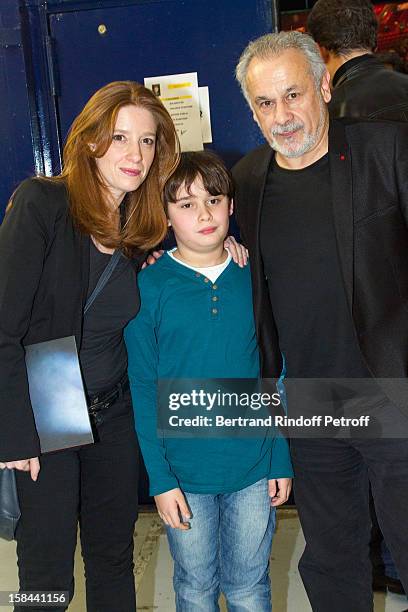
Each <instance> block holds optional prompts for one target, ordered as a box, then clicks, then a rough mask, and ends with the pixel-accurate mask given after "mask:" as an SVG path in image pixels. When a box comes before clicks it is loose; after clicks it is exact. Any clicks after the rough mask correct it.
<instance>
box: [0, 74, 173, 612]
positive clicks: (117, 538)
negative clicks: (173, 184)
mask: <svg viewBox="0 0 408 612" xmlns="http://www.w3.org/2000/svg"><path fill="white" fill-rule="evenodd" d="M178 156H179V146H178V141H177V136H176V133H175V130H174V127H173V123H172V121H171V119H170V116H169V115H168V113H167V111H166V110H165V109H164V107H163V106H162V104H161V102H160V101H159V100H158V98H157V97H156V96H155V95H154V94H153V93H152V92H151V91H150V90H148V89H146V88H145V87H143V86H142V85H139V84H137V83H134V82H130V81H124V82H114V83H110V84H108V85H106V86H105V87H103V88H102V89H100V90H99V91H97V92H96V93H95V94H94V95H93V96H92V98H91V99H90V100H89V101H88V103H87V104H86V106H85V107H84V109H83V110H82V111H81V113H80V114H79V115H78V117H77V118H76V119H75V121H74V123H73V125H72V127H71V130H70V132H69V134H68V138H67V142H66V146H65V148H64V169H63V172H62V173H61V174H60V175H59V176H57V177H55V178H51V179H46V178H31V179H28V180H26V181H24V182H23V183H22V184H21V185H20V186H19V187H18V189H17V190H16V192H15V193H14V195H13V197H12V200H11V203H10V205H9V207H8V210H7V213H6V216H5V220H4V222H3V225H2V227H1V229H0V376H1V378H2V382H1V385H0V394H1V397H0V399H1V403H0V406H1V408H0V410H1V413H0V414H1V429H0V431H1V434H0V468H3V469H4V468H6V467H7V468H16V477H17V487H18V494H19V500H20V506H21V520H20V523H19V526H18V529H17V536H16V538H17V554H18V565H19V576H20V588H21V589H22V590H27V591H69V595H70V599H71V598H72V596H73V591H74V581H73V559H74V551H75V546H76V535H77V523H78V519H79V522H80V529H81V544H82V553H83V558H84V563H85V575H86V598H87V610H88V611H89V612H104V611H106V612H108V611H109V612H112V611H115V612H133V611H134V610H135V609H136V604H135V590H134V576H133V531H134V525H135V521H136V518H137V478H138V446H137V441H136V437H135V433H134V424H133V416H132V415H133V412H132V407H131V400H130V394H129V385H128V380H127V376H126V369H127V358H126V350H125V346H124V342H123V333H122V332H123V328H124V327H125V325H126V324H127V322H128V321H129V320H130V319H132V318H133V317H134V316H135V315H136V313H137V311H138V308H139V301H138V300H139V298H138V294H137V288H136V274H137V271H138V269H139V268H140V265H141V263H142V261H143V259H144V257H145V253H146V252H147V251H149V250H150V249H152V248H153V247H154V246H155V245H157V244H159V243H160V242H161V240H162V239H163V238H164V236H165V234H166V232H167V221H166V216H165V213H164V210H163V206H162V202H161V191H162V187H163V185H164V183H165V181H166V179H167V178H168V177H169V176H170V174H171V173H172V171H173V170H174V168H175V167H176V165H177V162H178ZM117 249H119V250H120V251H121V252H122V256H121V257H120V258H119V261H118V263H117V265H116V268H115V269H114V271H113V273H112V275H111V277H110V279H109V280H108V282H107V284H106V285H105V287H104V288H103V290H102V292H101V293H100V294H99V296H98V297H97V298H96V300H95V301H94V303H93V304H92V306H91V307H90V309H89V311H88V312H87V313H86V315H85V316H83V309H84V305H85V302H86V300H87V298H88V297H89V296H90V295H91V293H92V291H93V289H94V288H95V286H96V284H97V281H98V279H99V277H100V275H101V273H102V272H103V270H104V269H105V268H106V266H107V264H108V263H109V261H110V260H111V256H112V253H113V252H114V251H115V250H117ZM70 335H75V337H76V342H77V346H78V350H79V358H80V363H81V368H82V374H83V379H84V384H85V388H86V392H87V395H88V398H89V401H90V405H92V406H93V408H95V410H94V416H93V417H92V420H93V426H94V435H95V438H96V442H95V444H92V445H89V446H84V447H81V448H77V449H69V450H64V451H59V452H57V453H50V454H46V455H43V456H42V457H41V458H40V459H39V458H38V456H39V454H40V450H39V440H38V436H37V433H36V430H35V425H34V419H33V414H32V410H31V405H30V400H29V396H28V384H27V375H26V369H25V362H24V345H27V344H31V343H35V342H41V341H45V340H51V339H55V338H61V337H65V336H70ZM66 607H67V604H65V605H61V604H60V605H59V607H58V606H56V607H55V608H53V609H54V610H65V609H66ZM22 609H23V608H21V610H22ZM36 609H38V610H39V609H41V606H39V607H38V608H36ZM47 609H50V608H49V607H47ZM15 610H20V607H16V608H15Z"/></svg>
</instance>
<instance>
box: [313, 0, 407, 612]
mask: <svg viewBox="0 0 408 612" xmlns="http://www.w3.org/2000/svg"><path fill="white" fill-rule="evenodd" d="M307 29H308V32H309V33H310V34H311V35H312V36H313V38H314V40H315V41H316V42H317V44H318V45H319V48H320V53H321V55H322V57H323V59H324V61H325V64H326V68H327V69H328V71H329V73H330V78H331V85H332V99H331V101H330V103H329V113H330V115H331V117H333V118H336V117H364V118H368V119H381V120H382V119H390V120H399V121H408V75H405V74H401V73H399V72H396V71H393V70H390V69H387V68H386V67H385V66H384V65H383V62H381V60H380V59H379V58H378V57H375V56H374V55H373V52H374V51H375V49H376V46H377V32H378V21H377V17H376V15H375V13H374V10H373V6H372V4H371V2H370V1H369V0H318V1H317V2H316V4H315V5H314V7H313V9H312V10H311V12H310V14H309V17H308V21H307ZM370 497H371V500H370V501H371V504H370V507H371V520H372V537H371V545H370V555H371V562H372V565H373V588H374V590H385V589H387V588H388V589H389V590H390V591H393V592H395V593H404V589H403V587H402V584H401V581H400V580H399V579H398V574H397V572H396V569H395V565H394V562H393V560H392V557H391V555H390V552H389V550H388V548H387V546H386V544H385V542H384V538H383V536H382V534H381V530H380V528H379V525H378V521H377V517H376V514H375V509H374V503H373V499H372V496H370ZM405 612H408V611H405Z"/></svg>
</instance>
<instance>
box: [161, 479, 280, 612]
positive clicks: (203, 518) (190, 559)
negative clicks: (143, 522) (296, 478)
mask: <svg viewBox="0 0 408 612" xmlns="http://www.w3.org/2000/svg"><path fill="white" fill-rule="evenodd" d="M185 497H186V500H187V503H188V505H189V507H190V510H191V513H192V518H191V519H190V521H189V522H190V525H191V529H189V530H188V531H180V530H178V529H172V528H171V527H167V536H168V539H169V545H170V551H171V554H172V557H173V560H174V578H173V584H174V590H175V592H176V609H177V612H216V611H218V610H219V607H218V598H219V595H220V591H222V592H223V593H224V595H225V598H226V600H227V604H228V610H229V611H230V612H255V611H256V612H270V611H271V610H272V606H271V588H270V581H269V571H268V570H269V557H270V553H271V546H272V536H273V532H274V530H275V509H274V508H272V507H271V505H270V498H269V495H268V481H267V480H266V478H264V479H262V480H259V481H258V482H256V483H255V484H253V485H251V486H249V487H246V488H245V489H242V490H241V491H237V492H235V493H229V494H220V495H203V494H197V493H185Z"/></svg>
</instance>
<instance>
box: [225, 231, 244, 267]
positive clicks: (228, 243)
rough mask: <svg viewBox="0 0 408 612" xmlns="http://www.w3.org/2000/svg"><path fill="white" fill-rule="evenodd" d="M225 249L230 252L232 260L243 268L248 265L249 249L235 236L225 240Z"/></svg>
mask: <svg viewBox="0 0 408 612" xmlns="http://www.w3.org/2000/svg"><path fill="white" fill-rule="evenodd" d="M224 248H226V249H228V250H229V252H230V253H231V257H232V259H233V260H234V261H235V263H236V264H238V265H239V266H240V267H241V268H243V267H244V266H246V265H247V263H248V249H246V248H245V247H244V245H243V244H240V243H239V242H237V241H236V240H235V238H234V236H227V238H226V239H225V240H224Z"/></svg>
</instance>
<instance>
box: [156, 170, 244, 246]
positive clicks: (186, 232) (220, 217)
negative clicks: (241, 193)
mask: <svg viewBox="0 0 408 612" xmlns="http://www.w3.org/2000/svg"><path fill="white" fill-rule="evenodd" d="M190 192H191V193H188V192H187V190H186V188H185V185H184V184H183V185H181V187H180V189H179V190H178V192H177V200H176V202H169V203H168V206H167V216H168V219H169V225H171V226H172V228H173V231H174V235H175V237H176V241H177V246H178V247H179V248H180V247H182V248H183V249H185V250H188V251H191V252H192V253H206V252H211V251H213V250H214V248H217V247H219V246H220V245H221V244H223V242H224V239H225V237H226V235H227V232H228V225H229V216H230V215H232V210H233V202H232V200H230V199H229V197H228V196H226V195H218V196H213V195H211V194H210V193H208V191H206V190H205V189H204V185H203V182H202V180H201V177H200V176H197V178H196V179H195V180H194V182H193V184H192V185H191V187H190Z"/></svg>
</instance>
